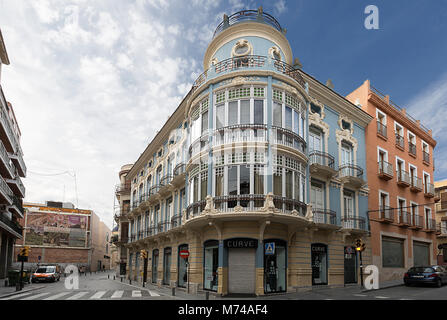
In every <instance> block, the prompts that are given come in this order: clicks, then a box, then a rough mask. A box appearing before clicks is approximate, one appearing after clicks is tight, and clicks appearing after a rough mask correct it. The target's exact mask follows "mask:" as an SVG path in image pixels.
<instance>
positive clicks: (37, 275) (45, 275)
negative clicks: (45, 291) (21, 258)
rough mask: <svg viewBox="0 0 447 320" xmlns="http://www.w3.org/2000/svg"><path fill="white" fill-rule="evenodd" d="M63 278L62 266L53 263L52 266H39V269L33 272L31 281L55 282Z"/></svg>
mask: <svg viewBox="0 0 447 320" xmlns="http://www.w3.org/2000/svg"><path fill="white" fill-rule="evenodd" d="M60 278H61V272H60V267H59V266H57V265H51V266H40V267H38V268H37V270H36V271H35V272H34V273H33V275H32V277H31V282H33V283H34V282H38V281H50V282H55V281H59V280H60Z"/></svg>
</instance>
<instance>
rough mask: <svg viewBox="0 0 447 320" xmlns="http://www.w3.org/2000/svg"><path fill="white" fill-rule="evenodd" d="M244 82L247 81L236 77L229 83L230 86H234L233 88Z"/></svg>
mask: <svg viewBox="0 0 447 320" xmlns="http://www.w3.org/2000/svg"><path fill="white" fill-rule="evenodd" d="M246 81H247V79H246V78H244V77H236V78H233V80H232V81H231V84H232V85H234V86H241V85H243V84H244V83H245V82H246Z"/></svg>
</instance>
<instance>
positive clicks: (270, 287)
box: [264, 239, 287, 293]
mask: <svg viewBox="0 0 447 320" xmlns="http://www.w3.org/2000/svg"><path fill="white" fill-rule="evenodd" d="M286 279H287V243H286V241H284V240H277V239H271V240H264V293H273V292H285V291H286V290H287V284H286Z"/></svg>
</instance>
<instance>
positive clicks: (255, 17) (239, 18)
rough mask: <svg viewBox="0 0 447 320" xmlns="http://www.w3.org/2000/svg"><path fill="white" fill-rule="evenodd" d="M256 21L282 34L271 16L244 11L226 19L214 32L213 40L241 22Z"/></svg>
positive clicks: (261, 12)
mask: <svg viewBox="0 0 447 320" xmlns="http://www.w3.org/2000/svg"><path fill="white" fill-rule="evenodd" d="M247 21H254V22H259V23H265V24H268V25H270V26H271V27H273V28H275V29H276V30H278V31H280V32H282V31H283V30H282V28H281V25H280V24H279V22H278V21H277V20H276V19H275V18H274V17H273V16H271V15H270V14H268V13H265V12H263V11H259V10H242V11H239V12H236V13H233V14H232V15H230V16H228V17H226V18H224V20H223V21H222V22H221V23H220V24H219V25H218V26H217V28H216V30H215V31H214V34H213V38H214V37H215V36H217V35H218V34H219V33H221V32H222V31H223V30H225V29H226V28H228V27H230V26H232V25H234V24H237V23H241V22H247Z"/></svg>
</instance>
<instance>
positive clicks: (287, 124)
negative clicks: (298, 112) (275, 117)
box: [285, 106, 293, 130]
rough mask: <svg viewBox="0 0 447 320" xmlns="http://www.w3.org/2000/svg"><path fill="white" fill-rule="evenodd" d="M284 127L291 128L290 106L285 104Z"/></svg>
mask: <svg viewBox="0 0 447 320" xmlns="http://www.w3.org/2000/svg"><path fill="white" fill-rule="evenodd" d="M285 127H286V129H289V130H292V129H293V128H292V108H290V107H287V106H286V113H285Z"/></svg>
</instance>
